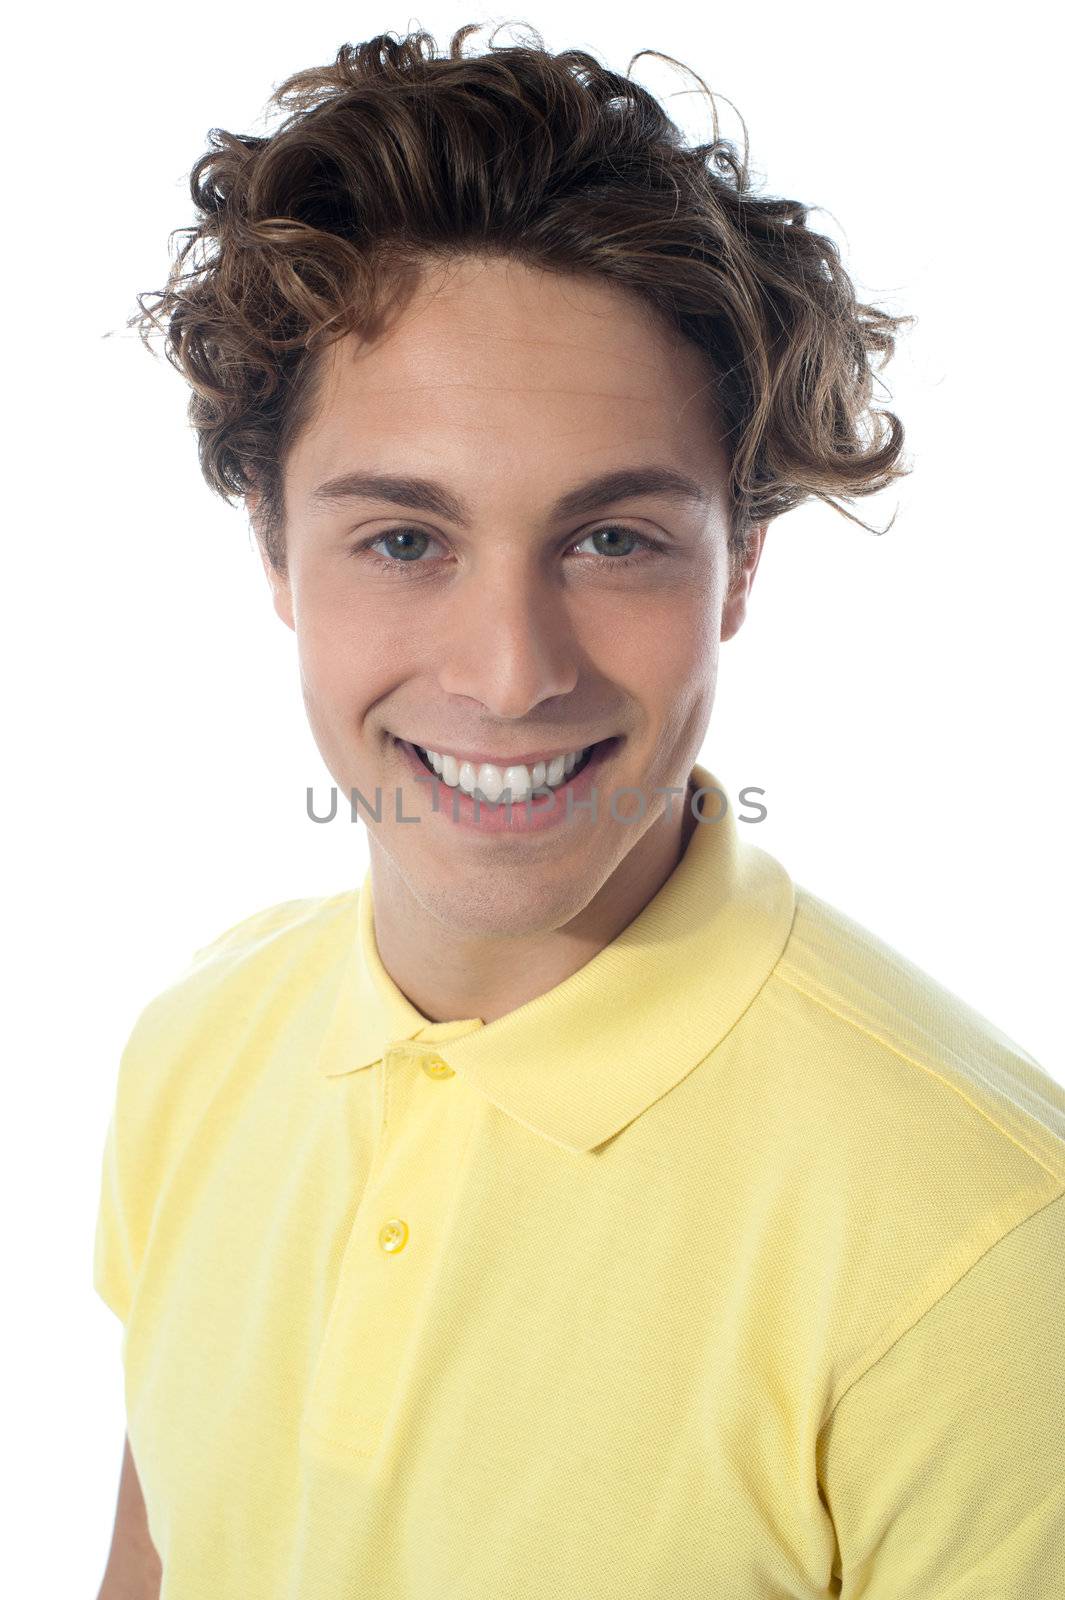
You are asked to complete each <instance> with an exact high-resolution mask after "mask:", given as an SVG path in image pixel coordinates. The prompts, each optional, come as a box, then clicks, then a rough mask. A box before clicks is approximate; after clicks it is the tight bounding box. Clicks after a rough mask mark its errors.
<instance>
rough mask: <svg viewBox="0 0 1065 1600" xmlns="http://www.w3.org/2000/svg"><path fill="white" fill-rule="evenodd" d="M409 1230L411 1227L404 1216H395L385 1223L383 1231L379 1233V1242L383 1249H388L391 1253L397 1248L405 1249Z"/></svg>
mask: <svg viewBox="0 0 1065 1600" xmlns="http://www.w3.org/2000/svg"><path fill="white" fill-rule="evenodd" d="M409 1232H410V1229H409V1228H408V1227H407V1224H406V1223H405V1222H404V1221H403V1218H402V1217H393V1218H392V1219H391V1220H390V1221H389V1222H386V1223H385V1225H384V1227H383V1228H382V1229H381V1232H380V1233H379V1234H378V1235H377V1242H378V1244H379V1245H380V1246H381V1249H382V1250H387V1251H388V1252H389V1253H390V1254H391V1253H394V1252H395V1251H396V1250H402V1249H403V1246H404V1245H405V1244H406V1242H407V1235H408V1234H409Z"/></svg>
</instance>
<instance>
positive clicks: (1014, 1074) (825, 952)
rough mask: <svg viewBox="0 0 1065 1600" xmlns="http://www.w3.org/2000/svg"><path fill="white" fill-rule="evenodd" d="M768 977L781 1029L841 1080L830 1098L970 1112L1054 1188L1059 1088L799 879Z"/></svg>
mask: <svg viewBox="0 0 1065 1600" xmlns="http://www.w3.org/2000/svg"><path fill="white" fill-rule="evenodd" d="M773 980H774V982H775V985H776V993H777V997H778V1004H782V1005H783V1006H784V1008H785V1012H786V1015H787V1018H788V1022H789V1023H790V1025H791V1026H793V1027H795V1028H796V1029H807V1030H811V1031H812V1032H813V1034H814V1035H815V1036H816V1038H817V1040H818V1044H819V1046H820V1047H821V1049H822V1059H823V1060H824V1061H825V1063H826V1064H827V1066H828V1067H829V1070H835V1071H836V1072H837V1073H838V1074H841V1075H842V1081H839V1082H837V1085H836V1086H837V1088H838V1089H839V1091H840V1092H841V1093H846V1092H847V1091H848V1090H849V1091H850V1092H852V1093H854V1094H856V1095H857V1096H858V1097H859V1098H861V1097H862V1096H864V1095H867V1094H868V1095H871V1096H874V1097H875V1096H876V1094H877V1091H878V1089H879V1090H881V1091H882V1092H883V1094H884V1095H885V1096H889V1095H890V1096H894V1098H895V1101H896V1104H897V1106H898V1110H899V1112H900V1114H905V1113H906V1112H907V1111H909V1112H910V1114H911V1115H914V1116H917V1117H928V1116H930V1115H934V1114H936V1113H941V1114H942V1116H943V1117H944V1118H946V1119H948V1120H949V1119H958V1120H960V1121H962V1122H964V1121H965V1120H966V1119H967V1118H968V1117H970V1116H972V1115H973V1114H975V1115H976V1116H978V1117H979V1118H981V1119H982V1121H983V1124H984V1128H985V1131H989V1130H992V1129H993V1130H995V1132H994V1134H992V1138H993V1139H994V1138H997V1139H1008V1140H1010V1141H1012V1142H1013V1143H1014V1144H1015V1145H1019V1146H1020V1147H1021V1148H1022V1149H1024V1150H1025V1151H1026V1152H1027V1153H1028V1155H1029V1156H1030V1157H1032V1158H1034V1160H1035V1161H1036V1162H1037V1163H1038V1164H1039V1165H1040V1166H1042V1167H1044V1168H1045V1169H1046V1170H1047V1172H1049V1173H1051V1174H1053V1175H1054V1176H1055V1177H1056V1178H1057V1180H1058V1181H1059V1182H1063V1183H1065V1087H1063V1085H1062V1084H1061V1083H1060V1082H1059V1081H1057V1080H1056V1079H1055V1078H1053V1077H1051V1076H1050V1074H1049V1073H1048V1072H1047V1071H1046V1069H1045V1068H1044V1067H1043V1066H1042V1065H1041V1064H1040V1063H1039V1062H1037V1061H1036V1060H1034V1059H1033V1057H1032V1056H1031V1055H1029V1053H1028V1052H1027V1051H1026V1050H1024V1049H1023V1048H1022V1046H1021V1045H1020V1044H1018V1043H1017V1042H1016V1040H1014V1039H1012V1038H1010V1037H1009V1036H1008V1035H1007V1034H1005V1033H1004V1032H1003V1031H1002V1030H1001V1029H1000V1028H998V1027H997V1026H996V1025H995V1023H994V1022H993V1021H992V1020H990V1019H989V1018H988V1017H986V1016H984V1015H983V1014H982V1013H981V1012H980V1011H979V1010H977V1009H976V1007H975V1006H973V1005H972V1004H970V1003H969V1002H968V1001H967V1000H965V999H963V998H962V997H961V996H959V995H957V994H955V993H953V992H952V991H951V990H950V989H948V988H947V987H946V986H945V985H944V984H942V983H940V982H939V981H938V980H937V979H936V978H935V977H934V976H933V975H932V974H930V973H928V972H926V971H924V970H923V969H922V968H921V967H919V966H917V965H916V964H915V963H914V962H912V961H910V960H908V959H907V958H906V957H905V956H904V955H902V954H901V953H900V952H899V951H898V950H897V949H895V948H894V947H893V946H891V945H889V944H888V943H887V942H886V941H885V940H883V939H881V938H879V937H878V936H877V935H876V934H875V933H873V932H872V931H871V930H870V929H868V928H866V927H864V926H862V925H861V924H860V923H859V922H857V921H855V920H854V919H853V918H852V917H849V916H848V915H846V914H845V913H844V912H843V911H841V910H839V909H838V908H837V907H835V906H832V905H830V904H829V903H828V902H827V901H824V900H822V899H820V898H819V897H818V896H816V895H814V894H811V893H810V892H809V890H807V889H804V888H802V887H800V886H799V885H796V891H795V916H794V920H793V924H792V928H791V933H790V936H789V938H788V941H787V944H786V945H785V948H784V950H783V952H782V953H781V956H780V959H779V960H778V962H777V964H776V966H775V968H774V971H773ZM781 996H784V997H785V998H783V999H782V998H781ZM786 1025H787V1024H785V1026H786ZM857 1069H861V1073H860V1076H858V1077H854V1076H851V1077H848V1076H847V1075H848V1074H854V1073H855V1072H856V1070H857ZM884 1103H885V1102H884V1101H882V1102H881V1105H882V1106H883V1104H884Z"/></svg>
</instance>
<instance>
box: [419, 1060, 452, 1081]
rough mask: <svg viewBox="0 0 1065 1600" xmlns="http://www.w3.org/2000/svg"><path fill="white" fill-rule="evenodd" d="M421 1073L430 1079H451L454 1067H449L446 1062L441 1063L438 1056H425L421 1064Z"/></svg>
mask: <svg viewBox="0 0 1065 1600" xmlns="http://www.w3.org/2000/svg"><path fill="white" fill-rule="evenodd" d="M422 1071H423V1072H424V1073H425V1074H426V1075H427V1076H428V1077H430V1078H453V1077H454V1076H455V1069H454V1067H449V1066H448V1064H447V1062H446V1061H441V1059H440V1057H439V1056H426V1058H425V1060H424V1061H423V1062H422Z"/></svg>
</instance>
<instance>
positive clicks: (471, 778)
mask: <svg viewBox="0 0 1065 1600" xmlns="http://www.w3.org/2000/svg"><path fill="white" fill-rule="evenodd" d="M590 748H591V746H587V747H586V748H585V749H584V750H571V751H570V753H569V754H568V755H565V756H556V757H555V758H554V760H553V761H548V762H546V763H545V762H543V761H537V762H536V763H535V765H534V766H533V768H532V770H531V771H530V770H529V768H528V767H524V766H516V767H498V766H496V765H495V764H494V763H493V762H490V761H486V762H484V763H482V765H481V766H479V767H478V766H474V765H473V763H472V762H469V761H460V760H459V759H458V757H457V756H447V755H439V754H438V753H437V752H436V751H435V750H426V752H425V754H426V758H427V760H428V762H429V765H430V766H431V767H432V769H433V771H434V772H435V773H436V774H437V776H438V777H440V778H442V779H443V781H444V783H446V784H447V786H448V788H450V789H462V790H464V791H465V793H466V794H470V795H472V794H473V793H474V791H475V790H480V793H481V797H482V799H484V800H488V801H491V802H492V803H495V802H497V801H499V800H501V799H506V798H507V794H508V791H509V797H510V799H511V800H515V801H516V800H523V799H524V798H525V796H526V795H527V794H529V793H531V791H532V790H533V789H542V788H543V786H544V784H545V783H546V784H547V785H548V786H549V787H550V788H552V789H555V788H558V786H559V785H560V784H561V783H562V782H564V780H565V779H566V778H568V777H569V775H570V773H571V772H572V771H573V769H574V767H575V766H576V765H577V763H578V762H579V761H581V760H582V759H583V757H584V756H585V755H586V754H587V751H588V749H590Z"/></svg>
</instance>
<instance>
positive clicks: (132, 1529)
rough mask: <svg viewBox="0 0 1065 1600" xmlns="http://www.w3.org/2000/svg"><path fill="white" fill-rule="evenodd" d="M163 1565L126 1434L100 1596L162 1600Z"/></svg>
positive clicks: (103, 1599)
mask: <svg viewBox="0 0 1065 1600" xmlns="http://www.w3.org/2000/svg"><path fill="white" fill-rule="evenodd" d="M162 1581H163V1567H162V1563H161V1562H160V1560H159V1556H158V1554H157V1552H156V1548H155V1546H154V1544H153V1543H152V1540H151V1535H150V1534H149V1532H148V1516H147V1513H146V1511H145V1509H144V1496H143V1494H142V1493H141V1485H140V1479H139V1478H138V1477H137V1469H136V1467H135V1466H134V1464H133V1456H132V1454H131V1452H130V1448H129V1436H128V1435H127V1436H126V1441H125V1445H124V1447H123V1452H122V1474H121V1477H120V1478H119V1481H118V1509H117V1511H116V1512H115V1531H114V1533H113V1534H112V1535H111V1553H110V1555H109V1556H108V1558H107V1570H106V1571H105V1573H104V1577H103V1582H102V1584H101V1585H100V1592H99V1594H98V1595H97V1597H96V1600H159V1589H160V1586H161V1584H162Z"/></svg>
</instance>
